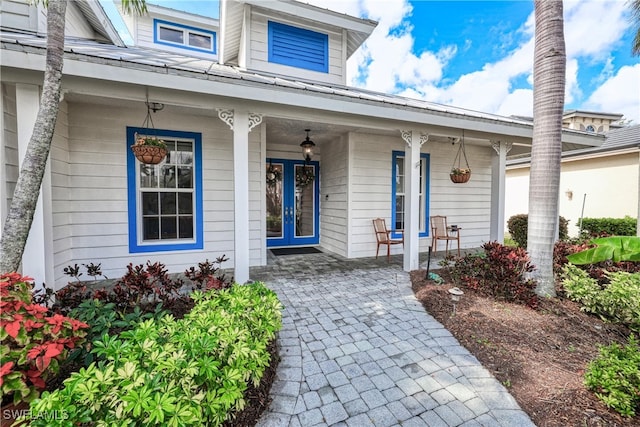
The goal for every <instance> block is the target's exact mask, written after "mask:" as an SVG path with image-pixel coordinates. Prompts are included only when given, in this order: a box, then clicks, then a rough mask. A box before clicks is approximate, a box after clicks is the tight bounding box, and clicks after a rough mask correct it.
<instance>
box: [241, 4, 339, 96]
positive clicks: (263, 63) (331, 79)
mask: <svg viewBox="0 0 640 427" xmlns="http://www.w3.org/2000/svg"><path fill="white" fill-rule="evenodd" d="M251 18H252V19H251V32H250V41H249V44H250V48H249V58H248V59H247V64H248V65H247V68H249V69H252V70H257V71H266V72H269V73H276V74H282V75H286V76H290V77H294V78H295V77H299V78H303V79H308V80H314V81H318V82H324V83H332V84H344V82H345V73H346V70H345V68H344V64H343V57H344V56H343V53H342V50H343V43H342V37H343V35H342V31H341V30H340V31H336V30H335V29H333V28H331V27H329V26H327V25H321V24H315V25H314V26H310V25H309V26H307V25H303V24H301V23H300V22H294V21H291V20H289V19H287V18H285V17H284V16H275V15H272V16H267V15H264V14H262V13H259V12H257V11H256V10H255V9H253V10H252V13H251ZM269 20H273V21H276V22H279V23H282V24H287V25H291V26H295V27H299V28H304V29H308V30H311V31H316V32H319V33H323V34H328V36H329V72H328V73H321V72H318V71H311V70H305V69H302V68H297V67H290V66H286V65H281V64H274V63H271V62H269V52H268V48H269V41H268V37H269V35H268V30H267V25H268V21H269Z"/></svg>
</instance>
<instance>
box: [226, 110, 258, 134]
mask: <svg viewBox="0 0 640 427" xmlns="http://www.w3.org/2000/svg"><path fill="white" fill-rule="evenodd" d="M234 114H235V113H234V111H233V110H225V109H223V108H218V117H219V118H220V120H222V121H223V122H225V123H226V124H227V125H228V126H229V128H230V129H231V130H233V118H234ZM260 123H262V114H256V113H249V132H251V130H252V129H253V128H254V127H256V126H258V125H259V124H260Z"/></svg>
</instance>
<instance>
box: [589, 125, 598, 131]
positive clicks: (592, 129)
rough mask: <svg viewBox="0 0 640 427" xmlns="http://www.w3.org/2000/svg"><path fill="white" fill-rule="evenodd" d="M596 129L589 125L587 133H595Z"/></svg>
mask: <svg viewBox="0 0 640 427" xmlns="http://www.w3.org/2000/svg"><path fill="white" fill-rule="evenodd" d="M595 131H596V128H594V127H593V125H589V126H587V132H595Z"/></svg>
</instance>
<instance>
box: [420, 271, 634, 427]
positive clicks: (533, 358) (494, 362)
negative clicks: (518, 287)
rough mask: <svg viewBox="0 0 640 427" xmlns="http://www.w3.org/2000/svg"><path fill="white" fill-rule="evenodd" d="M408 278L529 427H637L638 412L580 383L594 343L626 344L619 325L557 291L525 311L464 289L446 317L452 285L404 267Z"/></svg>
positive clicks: (592, 355) (594, 352)
mask: <svg viewBox="0 0 640 427" xmlns="http://www.w3.org/2000/svg"><path fill="white" fill-rule="evenodd" d="M411 282H412V288H413V291H414V293H415V295H416V297H417V298H418V300H419V301H420V302H421V303H422V305H423V306H424V308H425V310H426V311H427V312H428V313H429V314H431V315H432V316H433V317H434V318H436V319H437V320H438V321H439V322H440V323H442V324H443V325H444V327H445V328H447V329H448V330H449V331H450V332H451V333H452V334H453V335H454V336H455V337H456V338H457V339H458V341H459V342H460V343H461V344H462V345H463V346H464V347H466V348H467V349H468V350H469V351H470V352H471V353H472V354H473V355H475V356H476V358H478V360H479V361H480V362H481V363H482V365H483V366H484V367H485V368H487V369H488V370H489V371H491V373H492V374H493V375H494V376H495V377H496V378H497V379H498V380H499V381H500V382H501V383H502V384H503V385H504V386H505V387H507V389H508V390H509V392H510V393H511V394H512V395H513V397H514V398H515V399H516V400H517V401H518V403H519V404H520V406H521V408H522V409H523V410H524V411H525V412H527V414H529V416H530V417H531V419H532V420H533V422H534V423H535V424H536V425H537V426H539V427H556V426H558V427H568V426H576V427H577V426H580V427H601V426H602V427H603V426H609V427H614V426H620V427H627V426H640V416H636V417H633V418H627V417H622V416H621V415H619V414H618V413H617V412H615V411H613V410H611V409H609V408H607V407H606V406H605V405H604V404H603V403H602V402H601V401H600V400H599V399H598V398H597V397H596V396H595V395H594V394H593V393H592V392H591V391H589V390H587V388H586V387H585V386H584V384H583V375H584V372H585V368H586V366H587V364H588V363H589V361H591V360H592V359H594V358H595V357H596V356H597V355H598V346H599V345H609V344H612V343H621V344H625V343H627V337H628V336H629V330H628V329H627V328H625V327H623V326H619V325H612V324H609V323H604V322H603V321H601V320H600V319H599V318H597V317H595V316H591V315H588V314H586V313H583V312H581V311H580V308H579V307H578V305H577V304H575V303H574V302H572V301H569V300H566V299H563V298H554V299H545V300H543V301H541V302H540V306H539V308H538V310H532V309H530V308H527V307H525V306H522V305H518V304H512V303H506V302H498V301H495V300H494V299H491V298H487V297H483V296H480V295H478V294H476V293H474V292H473V291H471V290H466V289H465V290H464V292H465V294H464V296H463V298H462V300H461V301H460V302H458V303H457V305H456V314H455V316H452V313H453V305H452V301H451V298H450V295H449V293H448V289H449V288H451V287H452V286H453V285H451V284H443V285H437V284H435V283H434V282H433V281H431V280H426V279H425V271H419V270H418V271H413V272H411Z"/></svg>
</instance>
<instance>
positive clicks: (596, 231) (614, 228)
mask: <svg viewBox="0 0 640 427" xmlns="http://www.w3.org/2000/svg"><path fill="white" fill-rule="evenodd" d="M581 225H582V226H581V229H582V234H583V235H586V236H587V237H596V236H635V235H636V231H637V226H638V220H637V219H636V218H631V217H630V216H625V217H624V218H582V221H581Z"/></svg>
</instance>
